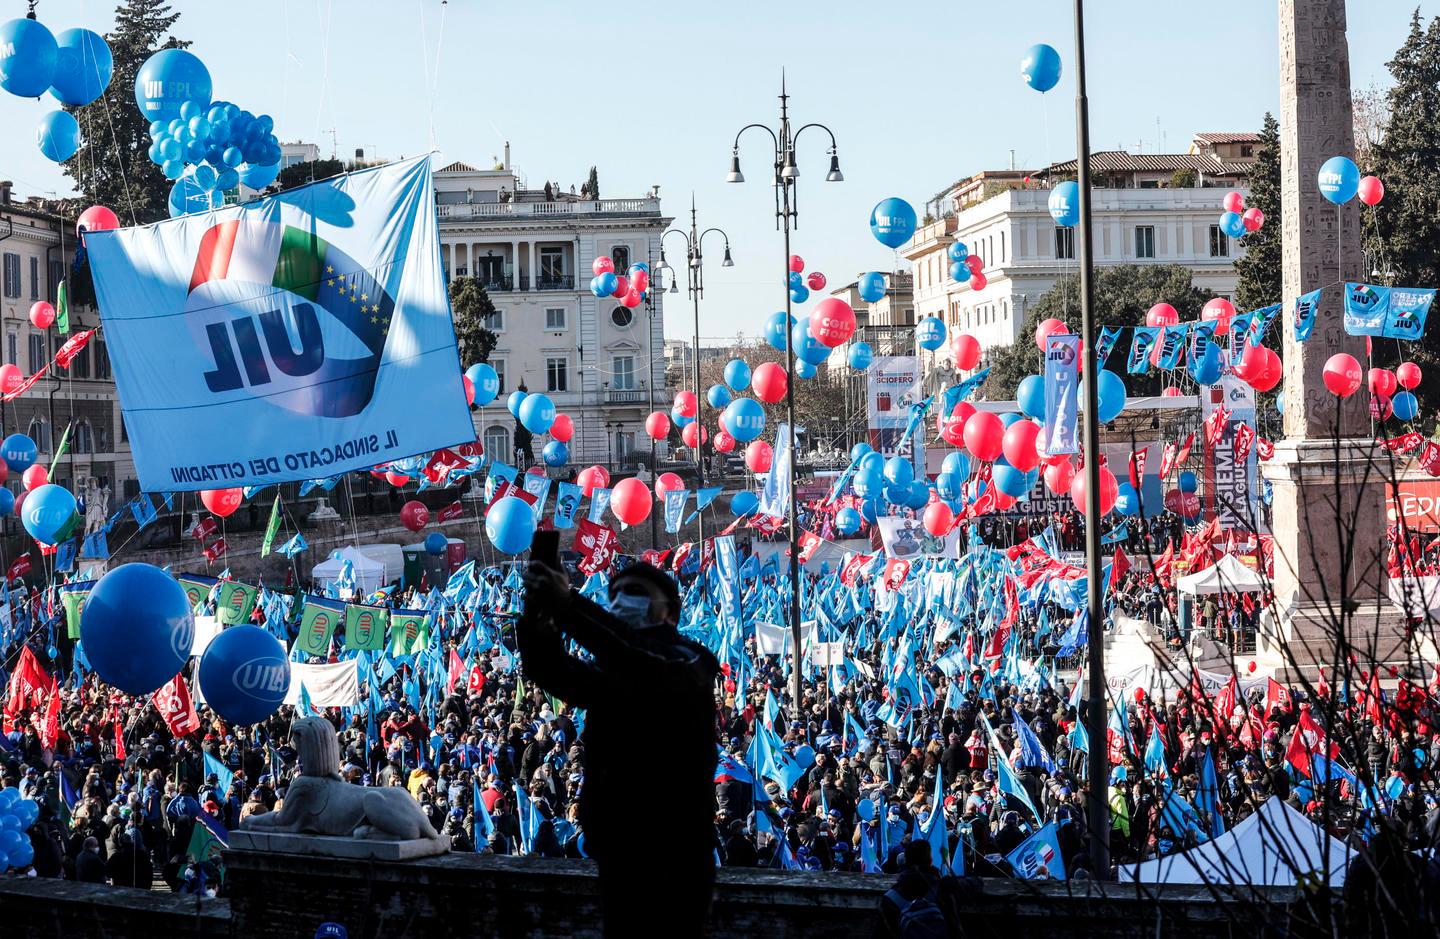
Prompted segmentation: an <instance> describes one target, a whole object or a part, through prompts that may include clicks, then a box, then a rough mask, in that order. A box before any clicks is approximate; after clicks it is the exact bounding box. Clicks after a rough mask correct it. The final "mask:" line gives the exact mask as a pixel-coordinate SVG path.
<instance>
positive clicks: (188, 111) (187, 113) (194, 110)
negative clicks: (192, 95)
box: [180, 101, 205, 121]
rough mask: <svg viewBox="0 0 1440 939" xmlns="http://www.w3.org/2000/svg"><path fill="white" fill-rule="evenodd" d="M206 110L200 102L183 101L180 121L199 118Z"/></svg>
mask: <svg viewBox="0 0 1440 939" xmlns="http://www.w3.org/2000/svg"><path fill="white" fill-rule="evenodd" d="M204 110H205V109H204V107H203V106H201V104H200V102H198V101H181V102H180V120H182V121H189V120H190V119H191V118H193V117H198V116H199V115H200V114H201V113H203V112H204Z"/></svg>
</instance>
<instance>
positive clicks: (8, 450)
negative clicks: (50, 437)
mask: <svg viewBox="0 0 1440 939" xmlns="http://www.w3.org/2000/svg"><path fill="white" fill-rule="evenodd" d="M39 455H40V452H39V450H37V449H36V447H35V441H33V440H31V439H30V438H29V437H27V436H25V435H24V434H11V435H10V436H8V437H6V438H5V442H4V443H0V458H3V459H4V460H5V465H6V466H7V467H9V468H10V472H12V473H23V472H25V471H26V470H27V469H29V468H30V465H31V464H32V463H34V462H35V459H36V458H37V457H38V456H39Z"/></svg>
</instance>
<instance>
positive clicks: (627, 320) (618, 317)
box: [610, 306, 635, 329]
mask: <svg viewBox="0 0 1440 939" xmlns="http://www.w3.org/2000/svg"><path fill="white" fill-rule="evenodd" d="M634 321H635V314H634V313H633V312H631V311H630V309H629V307H623V306H617V307H616V308H615V309H613V310H611V311H610V322H612V323H614V324H615V325H616V326H619V327H620V328H621V329H624V328H625V327H627V326H629V325H630V324H631V323H633V322H634Z"/></svg>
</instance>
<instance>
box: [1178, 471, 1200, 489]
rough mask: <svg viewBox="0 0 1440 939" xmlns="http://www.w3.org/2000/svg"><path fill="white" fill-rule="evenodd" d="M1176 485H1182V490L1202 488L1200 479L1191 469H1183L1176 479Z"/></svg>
mask: <svg viewBox="0 0 1440 939" xmlns="http://www.w3.org/2000/svg"><path fill="white" fill-rule="evenodd" d="M1176 485H1178V486H1179V487H1180V491H1181V492H1194V491H1195V490H1196V489H1199V488H1200V480H1199V479H1198V478H1196V476H1195V474H1194V473H1192V472H1191V471H1190V470H1182V471H1181V473H1180V476H1179V478H1178V479H1177V480H1176Z"/></svg>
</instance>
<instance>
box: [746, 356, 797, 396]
mask: <svg viewBox="0 0 1440 939" xmlns="http://www.w3.org/2000/svg"><path fill="white" fill-rule="evenodd" d="M789 386H790V380H789V378H787V377H786V375H785V369H784V368H782V367H781V366H780V365H779V364H777V363H775V362H762V363H760V364H759V365H757V366H755V371H754V372H753V373H752V374H751V375H750V387H751V388H754V389H755V397H757V398H759V399H760V400H761V401H764V402H765V403H766V404H774V403H775V402H777V401H780V400H781V399H783V398H784V397H785V389H786V388H788V387H789Z"/></svg>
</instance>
